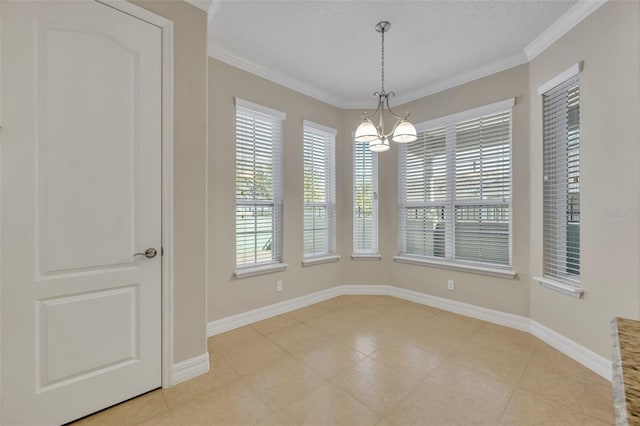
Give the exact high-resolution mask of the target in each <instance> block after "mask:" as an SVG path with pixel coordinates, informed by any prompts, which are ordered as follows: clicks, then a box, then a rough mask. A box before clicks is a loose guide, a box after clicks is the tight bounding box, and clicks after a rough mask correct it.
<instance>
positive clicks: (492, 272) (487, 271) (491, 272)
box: [393, 256, 518, 279]
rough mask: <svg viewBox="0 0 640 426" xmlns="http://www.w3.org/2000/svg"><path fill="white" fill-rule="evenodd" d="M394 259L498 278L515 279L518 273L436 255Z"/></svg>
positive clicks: (409, 263)
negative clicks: (436, 256) (437, 257)
mask: <svg viewBox="0 0 640 426" xmlns="http://www.w3.org/2000/svg"><path fill="white" fill-rule="evenodd" d="M393 261H394V262H398V263H406V264H408V265H419V266H430V267H434V268H441V269H450V270H453V271H461V272H470V273H475V274H479V275H488V276H491V277H497V278H508V279H514V278H515V277H516V276H517V275H518V273H517V272H516V271H514V270H512V269H511V268H509V267H505V268H504V269H503V268H499V267H489V266H485V265H483V264H474V263H466V262H462V261H455V262H452V261H450V260H440V259H436V258H434V257H417V256H416V257H413V256H394V257H393Z"/></svg>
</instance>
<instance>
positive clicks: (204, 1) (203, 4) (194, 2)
mask: <svg viewBox="0 0 640 426" xmlns="http://www.w3.org/2000/svg"><path fill="white" fill-rule="evenodd" d="M211 1H212V0H184V2H185V3H189V4H190V5H191V6H195V7H197V8H198V9H200V10H204V11H205V12H209V8H210V7H211Z"/></svg>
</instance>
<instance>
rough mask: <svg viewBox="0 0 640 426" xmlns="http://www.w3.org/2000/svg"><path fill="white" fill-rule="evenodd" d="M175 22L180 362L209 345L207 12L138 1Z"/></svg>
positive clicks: (177, 334) (176, 290)
mask: <svg viewBox="0 0 640 426" xmlns="http://www.w3.org/2000/svg"><path fill="white" fill-rule="evenodd" d="M133 3H135V4H137V5H139V6H141V7H144V8H145V9H148V10H150V11H152V12H154V13H157V14H158V15H161V16H164V17H165V18H167V19H170V20H172V21H173V24H174V26H173V31H174V158H173V161H174V170H173V173H174V211H173V214H174V307H173V308H174V355H173V356H174V362H180V361H184V360H186V359H189V358H192V357H195V356H198V355H201V354H203V353H205V352H206V351H207V346H206V318H207V317H206V315H207V314H206V312H207V305H206V291H207V289H206V279H205V274H206V269H205V266H206V257H205V253H206V240H205V236H206V214H205V211H206V196H207V194H206V191H205V185H206V167H207V166H206V158H207V156H206V151H207V130H206V129H207V14H206V13H205V12H203V11H201V10H200V9H198V8H195V7H193V6H191V5H189V4H187V3H184V2H182V1H152V0H143V1H134V2H133Z"/></svg>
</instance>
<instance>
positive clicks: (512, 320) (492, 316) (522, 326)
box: [389, 287, 529, 332]
mask: <svg viewBox="0 0 640 426" xmlns="http://www.w3.org/2000/svg"><path fill="white" fill-rule="evenodd" d="M391 289H392V290H391V293H389V295H390V296H394V297H397V298H399V299H404V300H408V301H410V302H415V303H420V304H422V305H427V306H431V307H433V308H438V309H442V310H445V311H448V312H453V313H454V314H460V315H464V316H467V317H471V318H476V319H479V320H482V321H487V322H491V323H494V324H498V325H503V326H505V327H510V328H515V329H516V330H520V331H527V332H528V331H529V318H526V317H523V316H520V315H515V314H509V313H507V312H502V311H496V310H495V309H489V308H483V307H481V306H476V305H471V304H469V303H463V302H458V301H457V300H451V299H445V298H443V297H436V296H431V295H429V294H425V293H420V292H417V291H412V290H406V289H404V288H399V287H391Z"/></svg>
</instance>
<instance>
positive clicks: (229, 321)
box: [207, 287, 342, 337]
mask: <svg viewBox="0 0 640 426" xmlns="http://www.w3.org/2000/svg"><path fill="white" fill-rule="evenodd" d="M341 294H342V293H341V288H340V287H331V288H328V289H326V290H321V291H318V292H315V293H311V294H307V295H305V296H301V297H296V298H295V299H289V300H285V301H283V302H278V303H275V304H273V305H268V306H264V307H262V308H258V309H253V310H251V311H247V312H243V313H241V314H237V315H232V316H230V317H226V318H222V319H219V320H215V321H211V322H209V323H208V324H207V336H209V337H211V336H215V335H216V334H220V333H224V332H225V331H229V330H233V329H236V328H239V327H243V326H245V325H249V324H253V323H254V322H258V321H262V320H264V319H267V318H271V317H274V316H276V315H281V314H285V313H287V312H291V311H294V310H296V309H300V308H304V307H305V306H309V305H313V304H314V303H318V302H322V301H324V300H327V299H331V298H332V297H336V296H340V295H341Z"/></svg>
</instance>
